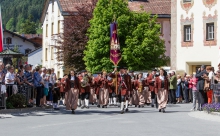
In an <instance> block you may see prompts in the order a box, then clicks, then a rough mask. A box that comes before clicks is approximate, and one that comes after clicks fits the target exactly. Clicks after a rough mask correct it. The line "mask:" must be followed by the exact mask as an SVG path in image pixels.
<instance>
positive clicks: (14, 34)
mask: <svg viewBox="0 0 220 136" xmlns="http://www.w3.org/2000/svg"><path fill="white" fill-rule="evenodd" d="M4 32H8V33H10V34H12V35H13V36H17V37H19V38H21V39H23V40H25V41H28V42H30V43H32V44H33V45H34V46H35V47H36V48H37V47H40V46H41V45H40V44H38V43H35V42H33V41H31V40H30V39H27V38H25V37H23V36H21V35H19V34H16V33H14V32H11V31H9V30H6V29H4Z"/></svg>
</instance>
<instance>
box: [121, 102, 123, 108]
mask: <svg viewBox="0 0 220 136" xmlns="http://www.w3.org/2000/svg"><path fill="white" fill-rule="evenodd" d="M121 110H124V102H121Z"/></svg>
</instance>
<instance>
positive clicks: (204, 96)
mask: <svg viewBox="0 0 220 136" xmlns="http://www.w3.org/2000/svg"><path fill="white" fill-rule="evenodd" d="M205 68H206V67H205V65H202V66H201V68H199V69H198V70H197V72H196V78H198V83H197V90H198V91H199V98H200V100H201V104H200V105H199V110H202V105H203V104H204V103H207V102H208V98H207V94H206V92H205V91H204V84H205V79H204V76H205V75H207V74H206V70H205Z"/></svg>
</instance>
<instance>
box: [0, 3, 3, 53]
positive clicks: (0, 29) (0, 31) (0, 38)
mask: <svg viewBox="0 0 220 136" xmlns="http://www.w3.org/2000/svg"><path fill="white" fill-rule="evenodd" d="M2 51H3V27H2V14H1V5H0V52H2Z"/></svg>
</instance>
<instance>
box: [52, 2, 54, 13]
mask: <svg viewBox="0 0 220 136" xmlns="http://www.w3.org/2000/svg"><path fill="white" fill-rule="evenodd" d="M52 12H54V0H53V1H52Z"/></svg>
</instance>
